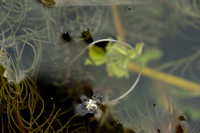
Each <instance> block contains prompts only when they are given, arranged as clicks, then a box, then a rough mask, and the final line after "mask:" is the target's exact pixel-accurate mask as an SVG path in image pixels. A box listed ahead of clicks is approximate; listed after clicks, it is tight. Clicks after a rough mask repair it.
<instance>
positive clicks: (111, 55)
mask: <svg viewBox="0 0 200 133" xmlns="http://www.w3.org/2000/svg"><path fill="white" fill-rule="evenodd" d="M118 40H121V39H120V38H118ZM143 46H144V43H143V42H142V43H138V44H136V48H135V50H136V52H137V53H138V54H139V55H140V54H141V53H142V49H143ZM135 58H137V55H136V53H135V52H134V51H133V50H132V49H130V48H127V47H126V46H124V45H120V43H118V42H116V43H113V44H111V42H109V43H108V44H107V45H106V46H105V50H104V49H103V48H101V47H99V46H96V45H93V46H92V47H90V48H89V58H87V59H86V61H85V65H95V66H100V65H103V64H106V70H107V72H108V75H109V76H111V77H117V78H122V77H126V78H128V77H129V71H128V65H129V62H130V61H131V60H133V59H135Z"/></svg>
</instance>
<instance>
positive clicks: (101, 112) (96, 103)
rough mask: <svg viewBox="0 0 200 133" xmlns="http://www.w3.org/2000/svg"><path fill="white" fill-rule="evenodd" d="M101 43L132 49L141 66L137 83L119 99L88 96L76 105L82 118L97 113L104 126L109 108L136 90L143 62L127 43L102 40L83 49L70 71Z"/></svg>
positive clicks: (82, 96) (82, 97)
mask: <svg viewBox="0 0 200 133" xmlns="http://www.w3.org/2000/svg"><path fill="white" fill-rule="evenodd" d="M100 42H114V43H117V44H123V45H125V46H127V47H129V48H131V49H132V50H133V51H134V53H135V56H136V57H137V58H138V60H139V64H140V69H139V73H138V76H137V78H136V80H135V82H134V83H133V84H132V86H131V87H130V88H129V89H128V91H126V92H125V93H124V94H122V95H121V96H119V97H118V98H115V99H113V100H108V98H107V97H105V100H104V101H102V100H101V99H99V97H98V96H93V97H92V98H88V97H87V96H84V95H81V97H80V99H81V101H82V104H78V105H76V107H75V110H76V112H77V113H78V114H79V115H81V116H82V115H85V114H87V113H95V116H96V118H97V119H99V120H100V125H102V124H104V122H105V120H106V119H107V117H109V116H110V112H109V110H110V109H109V107H111V106H114V105H116V104H117V103H118V102H119V101H120V100H121V99H123V98H124V97H125V96H127V95H128V94H129V93H130V92H131V91H132V90H133V89H134V88H135V86H136V85H137V83H138V82H139V79H140V76H141V69H142V67H141V61H140V57H139V54H138V53H137V51H136V50H135V49H134V48H133V47H132V46H131V45H129V44H127V43H125V42H121V41H117V40H113V39H101V40H97V41H94V42H93V43H91V44H89V45H88V46H87V47H86V48H85V49H83V50H82V51H81V52H80V53H79V54H78V55H77V56H76V57H75V58H74V59H73V60H72V61H71V62H70V64H69V66H68V71H69V69H70V66H71V65H72V64H73V63H74V61H76V60H77V59H78V58H79V57H80V56H81V55H82V54H83V53H84V52H85V51H86V50H87V49H88V48H90V47H92V46H93V45H95V44H97V43H100ZM68 76H69V75H68Z"/></svg>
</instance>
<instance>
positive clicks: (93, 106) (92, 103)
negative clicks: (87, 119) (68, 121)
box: [85, 99, 98, 113]
mask: <svg viewBox="0 0 200 133" xmlns="http://www.w3.org/2000/svg"><path fill="white" fill-rule="evenodd" d="M85 103H86V109H87V110H88V111H89V112H90V113H93V112H94V111H96V110H97V109H98V106H97V100H96V99H94V100H93V99H89V101H87V102H85Z"/></svg>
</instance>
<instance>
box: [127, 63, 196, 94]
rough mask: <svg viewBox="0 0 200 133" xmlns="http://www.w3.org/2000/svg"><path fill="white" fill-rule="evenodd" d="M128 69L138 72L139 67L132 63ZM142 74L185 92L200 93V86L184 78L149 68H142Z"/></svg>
mask: <svg viewBox="0 0 200 133" xmlns="http://www.w3.org/2000/svg"><path fill="white" fill-rule="evenodd" d="M128 69H129V70H130V71H134V72H138V71H139V65H138V64H136V63H134V62H130V64H129V67H128ZM142 74H143V75H145V76H147V77H150V78H153V79H157V80H160V81H163V82H165V83H168V84H171V85H175V86H178V87H181V88H183V89H185V90H190V91H192V92H194V93H195V92H198V91H199V90H200V84H197V83H195V82H192V81H189V80H187V79H183V78H180V77H177V76H174V75H171V74H167V73H164V72H159V71H156V70H154V69H151V68H148V67H142Z"/></svg>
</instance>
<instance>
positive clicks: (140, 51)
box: [130, 42, 144, 59]
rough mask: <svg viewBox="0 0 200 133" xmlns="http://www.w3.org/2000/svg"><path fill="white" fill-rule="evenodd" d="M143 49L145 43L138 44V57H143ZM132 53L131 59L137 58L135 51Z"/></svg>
mask: <svg viewBox="0 0 200 133" xmlns="http://www.w3.org/2000/svg"><path fill="white" fill-rule="evenodd" d="M143 47H144V42H141V43H138V44H136V47H135V51H136V52H137V54H138V55H141V53H142V50H143ZM131 51H132V52H130V59H135V58H137V55H136V53H135V51H133V50H131Z"/></svg>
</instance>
